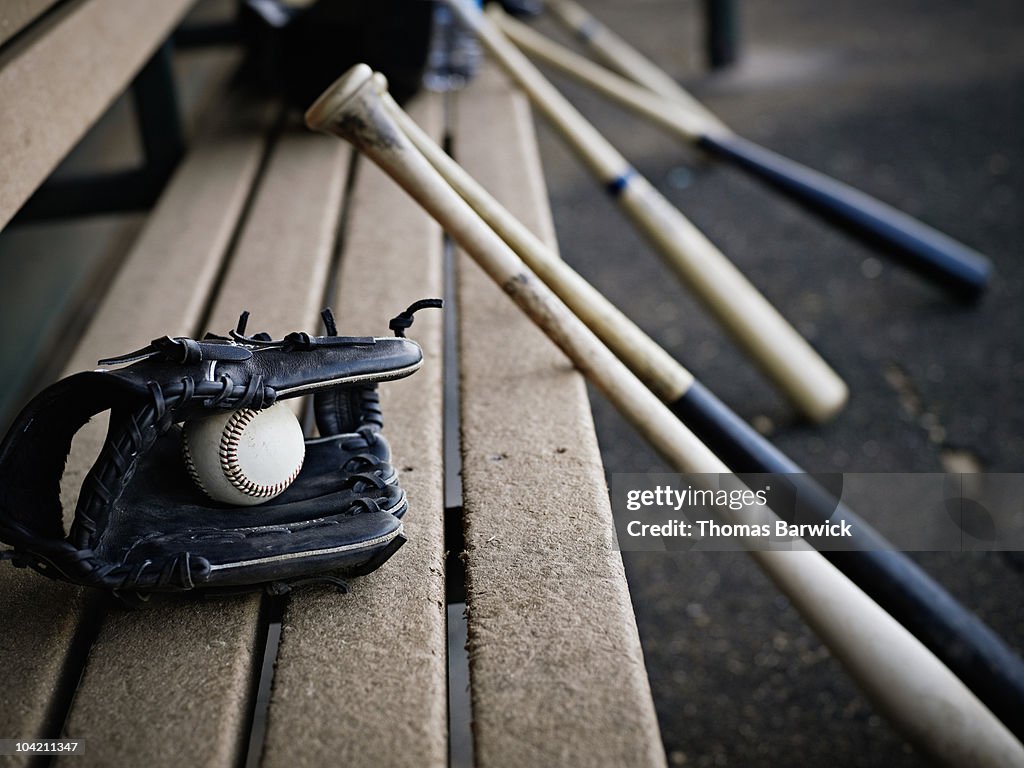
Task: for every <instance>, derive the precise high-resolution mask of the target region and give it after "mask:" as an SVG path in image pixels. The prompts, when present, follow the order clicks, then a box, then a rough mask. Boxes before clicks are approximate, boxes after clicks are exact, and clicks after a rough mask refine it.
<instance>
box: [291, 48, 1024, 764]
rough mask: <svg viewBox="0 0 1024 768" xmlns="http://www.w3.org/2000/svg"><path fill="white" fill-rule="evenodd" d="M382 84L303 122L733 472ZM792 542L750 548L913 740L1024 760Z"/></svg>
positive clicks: (327, 100)
mask: <svg viewBox="0 0 1024 768" xmlns="http://www.w3.org/2000/svg"><path fill="white" fill-rule="evenodd" d="M381 88H382V84H381V81H380V80H379V79H376V78H374V77H373V72H372V70H370V68H369V67H367V66H365V65H357V66H356V67H354V68H353V69H351V70H350V71H349V72H348V73H346V74H345V75H344V76H343V77H342V78H341V79H340V80H338V82H336V83H335V84H334V85H333V86H332V87H331V88H330V89H328V91H327V92H325V93H324V94H323V95H322V96H321V97H320V98H319V99H318V100H317V101H316V103H315V104H314V105H313V106H312V107H310V109H309V111H308V112H307V113H306V122H307V124H308V125H309V126H310V127H311V128H313V129H315V130H320V131H323V132H325V133H332V134H335V135H337V136H340V137H341V138H344V139H346V140H348V141H349V142H351V143H352V144H353V145H355V146H356V147H357V148H358V149H360V150H361V151H362V152H363V153H364V154H365V155H367V156H368V157H369V158H370V159H371V160H373V161H374V162H376V163H377V164H378V165H380V167H381V168H382V169H383V170H384V171H385V172H386V173H388V174H389V175H390V176H391V177H392V178H393V179H394V180H395V181H396V182H397V183H398V184H399V185H400V186H402V187H403V188H404V189H405V190H406V192H408V193H409V194H410V195H411V196H412V197H413V198H414V199H415V200H416V201H417V202H419V203H420V205H422V206H423V207H424V208H425V209H426V210H427V211H428V212H429V213H430V214H431V215H432V216H434V218H436V219H437V220H438V222H439V223H440V224H441V225H442V226H443V227H444V228H445V230H446V231H447V232H448V234H449V235H450V236H451V237H452V239H453V240H455V242H456V243H458V244H459V246H460V247H461V248H462V249H463V250H464V251H466V252H467V253H468V254H469V255H470V256H471V257H472V258H473V259H474V260H475V261H476V262H477V263H478V264H479V265H480V266H481V267H482V268H483V269H484V271H485V272H486V273H487V274H488V275H489V276H490V277H491V278H492V279H493V280H495V282H497V283H498V284H499V285H501V286H502V288H503V289H504V290H505V292H506V293H507V294H508V295H509V297H510V298H511V299H512V300H513V301H515V302H516V304H517V305H518V306H519V307H520V308H521V309H522V310H523V311H524V312H526V313H527V314H528V315H529V317H530V318H531V319H532V320H533V321H534V322H535V323H536V324H537V325H538V326H539V327H540V328H541V329H542V330H543V331H544V332H545V333H546V334H547V335H548V336H549V337H550V338H551V339H552V340H553V341H554V342H555V343H556V344H557V345H558V346H559V348H561V349H562V351H563V352H565V353H566V355H568V356H569V358H570V359H571V360H572V361H573V363H574V364H575V365H576V367H577V368H578V369H579V370H581V371H582V372H583V373H584V374H585V375H586V376H587V377H588V378H589V379H590V380H591V381H592V382H593V383H594V384H595V385H596V386H598V387H599V388H600V389H601V390H602V392H603V393H604V394H605V396H606V397H608V398H609V400H611V402H612V403H613V404H614V405H615V406H616V407H617V408H618V409H619V410H620V411H621V412H622V413H623V415H624V416H626V418H628V419H629V420H630V421H631V422H632V423H633V424H634V426H635V427H636V428H637V429H638V430H640V431H641V432H642V434H643V435H644V437H645V438H646V439H647V440H648V441H649V442H650V444H651V445H652V446H653V447H654V448H655V449H656V450H657V451H659V453H661V454H662V456H664V457H665V459H666V460H667V461H668V463H669V464H670V465H671V466H672V467H674V468H675V469H676V470H678V471H680V472H701V473H722V472H727V471H728V469H727V467H726V466H725V465H724V464H723V463H722V462H721V461H720V460H719V459H718V458H717V457H716V456H715V455H714V454H713V453H711V451H710V450H708V448H707V447H706V446H704V445H703V444H702V443H701V442H700V441H699V440H697V438H696V437H694V435H693V434H692V433H691V432H690V431H689V430H688V429H686V427H685V426H683V425H682V424H681V423H680V422H679V421H678V420H677V419H675V417H673V416H672V414H671V412H670V411H669V410H668V409H667V408H666V407H665V406H664V405H663V404H662V403H661V402H660V401H659V400H658V399H657V397H656V396H655V395H654V394H653V393H652V392H651V391H650V390H648V389H647V388H646V387H645V386H644V385H643V384H642V383H641V382H640V381H639V379H637V378H636V377H635V376H633V374H631V373H630V372H629V370H628V369H627V368H626V367H625V366H624V365H623V363H621V362H620V361H619V360H618V359H617V358H616V357H615V356H614V355H613V354H612V353H611V352H610V351H609V350H608V349H607V348H606V347H605V346H604V345H602V344H601V342H600V341H599V340H598V339H597V337H596V336H594V334H593V333H592V332H591V331H590V330H589V329H588V328H587V327H586V326H585V325H584V324H583V323H582V321H580V320H579V318H577V317H576V316H575V315H573V314H572V312H571V311H570V310H569V309H568V308H567V307H566V306H565V305H564V304H563V303H562V302H561V301H559V300H558V298H557V297H556V296H555V295H554V294H553V293H552V292H551V290H550V289H549V288H548V287H547V286H545V285H544V284H543V282H541V281H540V280H539V279H538V278H537V277H536V276H535V275H534V274H533V273H532V272H530V271H529V269H528V268H527V267H526V265H525V264H523V263H522V261H521V260H520V259H519V257H518V256H517V255H516V254H515V252H514V251H512V249H511V248H510V247H509V246H508V244H506V243H505V241H504V240H502V239H501V238H500V237H499V236H498V235H497V234H496V233H495V232H494V230H492V229H491V228H490V227H489V226H488V225H487V224H486V223H485V222H484V221H483V220H482V219H481V218H480V217H479V216H478V215H477V214H476V213H475V212H474V211H473V209H472V208H470V207H469V205H468V204H467V203H466V202H465V201H464V200H463V199H462V198H461V197H460V196H459V195H458V194H457V193H456V192H455V191H454V190H453V189H452V188H451V186H449V185H448V184H447V183H446V182H445V181H444V179H443V178H442V177H441V176H440V174H438V172H437V171H436V170H435V169H434V167H433V166H432V165H431V164H430V163H429V162H428V161H427V159H426V158H425V157H424V156H423V155H422V154H420V153H419V152H418V151H417V150H416V149H415V147H414V146H413V145H412V144H411V142H410V141H409V139H408V138H407V137H406V136H405V134H404V133H403V132H402V130H401V129H400V128H399V127H398V125H396V124H395V122H394V121H393V120H392V119H391V117H390V113H389V110H388V109H387V107H385V106H384V104H383V103H382V101H381V99H380V93H381ZM734 514H735V515H736V516H737V522H743V521H744V519H750V518H749V517H747V516H746V515H745V514H744V512H743V511H739V512H735V513H734ZM748 514H749V513H748ZM760 519H764V516H763V514H762V517H761V518H760ZM794 548H795V550H796V551H784V552H783V551H767V552H765V551H762V552H758V551H752V552H751V555H752V556H753V557H754V558H755V559H756V560H757V562H758V563H759V564H760V565H761V566H762V567H763V568H764V569H765V571H766V572H767V573H768V574H769V575H770V576H771V578H772V579H773V580H774V581H775V582H776V583H777V584H778V585H779V587H780V588H781V589H782V590H783V591H784V592H785V593H786V594H787V595H788V597H789V598H790V600H791V601H792V602H793V604H794V605H795V606H796V607H797V608H798V610H800V611H801V613H802V614H803V615H804V617H805V618H806V619H807V621H808V622H809V623H810V624H811V625H812V626H813V627H814V629H815V630H816V631H817V633H818V634H819V636H820V637H822V638H823V639H824V641H825V642H826V643H827V644H828V645H829V647H830V648H832V650H833V652H834V653H835V655H836V656H837V658H839V660H840V661H841V662H842V663H843V664H845V665H846V667H847V668H848V670H850V672H851V674H852V675H853V676H854V678H855V679H856V680H858V682H859V683H860V684H861V685H862V686H863V688H864V690H865V691H866V692H867V694H868V695H869V696H870V697H871V698H872V699H873V700H874V701H875V703H876V704H877V706H878V707H879V708H880V710H881V711H883V712H884V713H886V714H887V715H888V716H889V717H891V718H892V719H893V721H894V722H895V723H896V724H897V725H898V726H899V727H900V728H902V729H903V730H904V732H905V733H906V734H907V735H908V736H909V738H911V739H912V740H913V741H914V742H915V743H917V744H918V745H919V746H920V747H921V748H922V749H924V750H925V751H927V752H928V753H929V754H932V755H934V756H935V757H938V758H939V759H941V760H943V761H948V762H951V763H954V764H957V763H959V764H966V763H970V764H972V765H986V766H988V765H991V766H997V765H1011V764H1015V763H1016V764H1020V763H1022V762H1024V747H1022V745H1021V744H1020V742H1018V741H1017V740H1016V739H1014V737H1013V736H1012V734H1010V733H1009V731H1007V730H1006V728H1005V727H1004V726H1003V725H1002V724H1001V723H1000V722H999V721H998V720H997V719H996V718H995V717H994V716H993V715H992V713H991V712H990V711H989V710H988V709H986V708H985V706H984V705H983V704H982V703H981V702H980V701H979V700H978V699H977V698H976V697H975V696H974V695H973V694H972V693H971V692H970V691H969V690H968V689H967V688H966V687H965V686H964V685H963V683H961V682H960V681H959V680H958V679H957V678H956V676H955V675H953V673H952V672H950V671H949V669H947V668H946V667H945V666H943V665H942V663H941V662H940V661H939V660H938V659H936V657H935V656H934V655H933V654H932V653H930V652H929V651H928V650H927V649H926V648H925V647H924V646H923V645H921V643H920V642H918V641H917V640H916V639H915V638H914V637H913V636H912V635H911V634H910V633H909V632H907V631H906V630H905V629H904V628H903V627H902V626H901V625H900V624H899V623H898V622H896V621H895V620H894V619H893V618H892V617H891V616H889V615H888V614H887V613H886V612H885V611H883V610H882V609H881V608H880V607H879V606H878V604H877V603H875V602H873V601H872V600H871V599H870V598H868V597H867V596H866V595H865V594H864V593H863V592H861V591H860V590H859V589H857V587H856V586H855V585H854V584H853V583H852V582H850V581H849V580H848V579H847V578H846V577H845V576H843V575H842V574H841V573H840V572H839V571H838V570H837V569H836V568H835V567H833V566H832V565H830V564H829V563H828V562H827V561H826V560H825V559H824V558H823V557H822V556H821V555H820V554H818V553H817V552H815V551H814V550H813V549H811V548H810V547H809V546H808V545H807V544H806V543H805V542H802V541H798V542H796V544H795V545H794Z"/></svg>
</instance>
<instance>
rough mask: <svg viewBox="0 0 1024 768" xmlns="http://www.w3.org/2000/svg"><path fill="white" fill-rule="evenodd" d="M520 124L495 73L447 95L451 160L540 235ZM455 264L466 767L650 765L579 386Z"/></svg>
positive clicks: (628, 628)
mask: <svg viewBox="0 0 1024 768" xmlns="http://www.w3.org/2000/svg"><path fill="white" fill-rule="evenodd" d="M481 125H487V130H486V131H482V130H480V126H481ZM532 131H533V129H532V125H531V122H530V115H529V111H528V109H527V108H526V106H525V103H524V101H523V99H522V98H521V97H520V96H519V94H518V93H515V92H513V91H512V90H511V88H510V86H508V85H507V84H506V82H505V81H504V79H503V78H500V77H498V76H497V75H495V74H493V73H491V72H487V73H486V74H485V75H484V76H482V77H479V78H478V79H477V80H476V81H475V82H474V84H473V85H472V87H471V88H470V89H468V90H466V91H464V92H462V93H460V94H459V100H458V109H457V113H456V118H455V133H454V136H455V155H456V157H457V158H458V159H459V160H460V162H462V164H463V165H464V166H466V168H467V169H468V170H469V171H470V172H471V173H472V174H474V175H475V176H476V177H477V178H478V179H479V180H480V181H481V182H482V183H483V184H484V186H486V187H487V188H488V189H490V190H491V191H492V193H493V194H495V196H496V197H498V198H499V199H501V200H502V202H504V203H505V205H506V206H507V207H508V208H510V209H511V210H512V211H513V212H514V213H517V214H518V215H519V216H520V217H521V218H522V219H523V220H524V222H525V223H526V224H527V225H528V226H530V227H531V228H532V229H534V231H536V232H538V233H540V234H541V235H542V236H543V237H544V238H545V239H546V240H548V241H549V242H553V239H554V238H553V230H552V224H551V220H550V212H549V210H548V208H547V202H546V196H545V193H544V186H543V180H542V176H541V173H540V167H539V161H538V159H537V153H536V147H535V146H534V136H533V132H532ZM524 158H525V159H526V161H525V162H524ZM460 270H461V273H460V294H459V309H460V331H461V333H460V336H461V344H460V352H461V356H462V361H461V366H460V367H461V377H462V378H461V381H462V394H461V398H462V439H463V492H464V508H465V520H466V528H465V532H466V559H465V562H466V568H467V605H468V621H469V655H470V680H471V691H472V703H473V732H474V736H475V739H476V741H475V750H476V752H475V754H476V764H477V765H478V766H481V767H482V766H498V765H500V766H518V765H522V766H536V765H560V764H566V763H572V764H576V765H588V766H605V765H607V766H620V765H663V764H664V762H665V756H664V751H663V747H662V744H661V738H660V735H659V732H658V727H657V721H656V718H655V714H654V707H653V703H652V701H651V694H650V689H649V685H648V682H647V676H646V670H645V667H644V661H643V654H642V652H641V649H640V641H639V637H638V635H637V630H636V624H635V619H634V616H633V611H632V607H631V604H630V599H629V592H628V589H627V586H626V581H625V576H624V572H623V568H622V560H621V557H620V555H619V553H618V552H617V551H615V550H614V548H613V547H614V544H613V532H612V517H611V510H610V507H609V501H608V495H607V491H606V487H605V480H604V474H603V470H602V465H601V457H600V453H599V451H598V447H597V441H596V437H595V434H594V428H593V421H592V418H591V415H590V408H589V403H588V400H587V395H586V389H585V387H584V383H583V380H582V378H581V377H580V376H579V375H578V374H577V373H576V372H574V371H573V370H572V369H571V366H570V363H569V362H568V361H567V360H566V358H565V357H564V356H563V355H562V354H561V353H560V352H559V351H558V350H557V349H556V348H555V347H554V345H553V344H551V343H550V342H549V341H548V340H547V339H546V338H544V337H543V336H542V335H541V333H540V331H538V330H537V329H536V328H535V327H534V326H533V325H532V324H531V323H530V322H529V321H528V320H527V319H526V318H525V317H524V316H523V315H521V314H520V313H519V310H518V309H517V308H516V307H515V306H514V305H513V304H512V302H510V301H509V300H508V299H507V298H506V297H504V296H503V295H502V293H501V290H500V289H499V288H498V287H497V286H495V285H493V283H491V282H490V280H489V279H488V278H487V277H486V276H485V275H484V274H483V272H482V271H481V270H479V269H478V268H477V267H476V266H475V265H474V264H471V263H469V261H468V260H467V259H463V261H462V262H461V264H460Z"/></svg>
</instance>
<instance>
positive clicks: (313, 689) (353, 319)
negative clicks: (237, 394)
mask: <svg viewBox="0 0 1024 768" xmlns="http://www.w3.org/2000/svg"><path fill="white" fill-rule="evenodd" d="M414 115H415V116H416V117H417V119H418V120H419V121H420V122H421V124H423V125H424V127H425V128H426V129H427V130H428V131H429V132H430V133H431V134H433V135H435V136H438V135H440V132H441V118H442V112H441V104H440V101H439V100H438V99H437V98H435V97H426V98H424V99H421V100H419V101H418V103H417V106H416V108H415V109H414ZM338 144H339V146H342V145H343V143H342V142H338ZM316 193H317V191H316V190H315V189H309V194H310V195H315V194H316ZM344 242H345V248H344V252H343V256H342V267H341V275H340V280H339V285H340V290H339V291H338V293H337V296H336V301H335V303H334V307H335V310H336V314H337V318H338V324H339V329H340V331H341V332H342V333H346V334H349V333H351V334H355V335H387V333H388V332H387V323H388V320H389V319H390V318H391V317H393V316H394V315H396V314H398V312H400V311H401V310H402V309H404V308H405V307H406V306H407V305H408V304H410V303H411V302H412V301H414V300H415V299H418V298H423V297H424V296H439V295H440V292H441V289H442V276H441V233H440V230H439V228H438V227H437V225H436V224H435V223H434V222H433V220H431V219H430V218H429V217H428V216H427V215H426V214H425V213H423V211H422V210H421V209H420V208H419V207H418V206H417V205H416V204H415V203H413V202H412V201H411V200H410V199H409V198H408V197H407V196H406V195H405V194H404V193H403V192H402V191H401V190H400V189H399V188H398V187H397V186H396V185H395V184H394V182H392V181H391V180H390V179H388V178H386V177H385V176H384V175H383V174H382V173H381V172H380V171H379V170H378V169H377V168H376V167H373V166H372V165H370V164H369V163H365V162H364V163H362V164H361V165H360V166H359V169H358V173H357V180H356V184H355V188H354V192H353V199H352V203H351V208H350V210H349V224H348V228H347V231H346V233H345V236H344ZM441 328H442V323H441V313H439V312H432V311H430V312H423V313H420V314H418V315H417V317H416V324H415V326H414V327H413V328H412V330H411V331H410V332H409V335H410V337H412V338H414V339H416V340H418V341H419V342H420V343H421V344H422V346H423V350H424V356H425V358H426V359H425V363H424V366H423V368H422V369H421V370H420V371H419V372H417V373H416V374H415V375H414V376H412V377H410V378H408V379H405V380H402V381H396V382H391V383H387V384H383V385H381V400H382V405H383V408H384V421H385V434H386V435H387V437H388V440H389V441H390V442H391V445H392V449H393V452H394V457H395V462H396V466H397V467H398V469H399V471H400V472H401V482H402V486H403V488H405V490H406V493H407V494H408V497H409V505H410V510H409V513H408V515H407V516H406V517H405V518H404V524H405V528H406V535H407V536H408V537H409V541H408V543H406V544H405V545H404V546H403V547H402V548H401V549H400V550H399V551H398V552H397V554H395V556H394V557H393V558H392V559H391V560H389V561H388V562H387V563H386V564H385V565H384V566H383V567H382V568H381V569H380V570H379V571H377V572H375V573H373V574H370V575H369V576H366V577H364V578H361V579H358V580H355V581H354V582H353V583H352V592H351V593H350V594H348V595H341V594H338V593H337V592H335V591H332V590H326V589H323V590H320V589H317V590H303V591H300V592H297V593H295V594H294V595H292V598H291V602H290V604H289V606H288V609H287V614H286V616H285V620H284V623H283V628H282V636H281V646H280V651H279V654H278V663H277V671H276V673H275V678H274V689H273V696H272V701H271V707H270V713H269V723H268V733H267V740H266V745H265V752H264V760H263V767H264V768H277V767H278V766H280V767H281V768H293V767H295V766H321V765H345V766H385V765H387V766H410V767H413V766H415V767H416V768H420V767H429V766H437V767H438V768H440V767H441V766H445V765H447V691H446V683H445V679H446V672H447V667H446V654H445V649H446V639H445V608H444V531H443V518H442V514H443V509H442V506H443V493H442V491H443V489H442V474H443V472H442V470H443V467H442V455H441V452H442V448H441V428H442V427H441V425H442V418H441V401H442V389H441V381H442V370H441V346H442V338H441V335H442V334H441Z"/></svg>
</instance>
